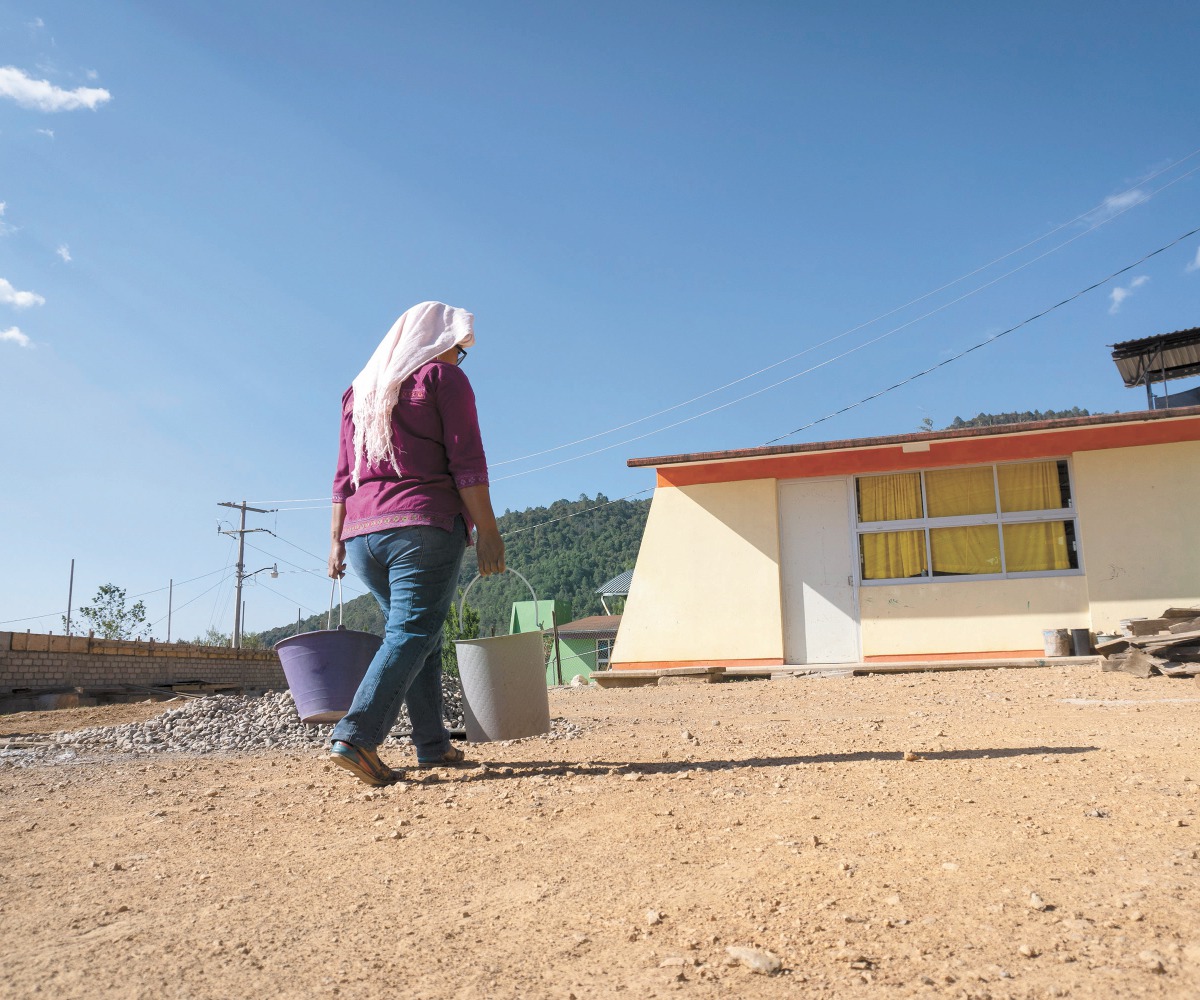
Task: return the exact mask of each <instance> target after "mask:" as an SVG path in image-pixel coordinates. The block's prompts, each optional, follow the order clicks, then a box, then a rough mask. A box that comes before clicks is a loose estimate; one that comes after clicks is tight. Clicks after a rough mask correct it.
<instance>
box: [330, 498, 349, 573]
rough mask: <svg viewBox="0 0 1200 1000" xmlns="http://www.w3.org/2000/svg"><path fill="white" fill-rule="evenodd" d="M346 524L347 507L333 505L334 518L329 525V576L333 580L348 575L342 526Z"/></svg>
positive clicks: (341, 504)
mask: <svg viewBox="0 0 1200 1000" xmlns="http://www.w3.org/2000/svg"><path fill="white" fill-rule="evenodd" d="M345 523H346V505H345V504H344V503H335V504H334V505H333V518H332V520H331V521H330V523H329V535H330V538H329V575H330V576H331V577H333V579H335V580H336V579H337V578H338V577H341V576H345V575H346V543H345V542H343V541H342V525H343V524H345Z"/></svg>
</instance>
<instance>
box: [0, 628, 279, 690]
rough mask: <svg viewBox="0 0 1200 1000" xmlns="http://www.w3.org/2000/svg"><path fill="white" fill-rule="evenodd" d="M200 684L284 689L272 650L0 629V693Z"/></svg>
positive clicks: (277, 661)
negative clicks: (69, 635) (2, 630)
mask: <svg viewBox="0 0 1200 1000" xmlns="http://www.w3.org/2000/svg"><path fill="white" fill-rule="evenodd" d="M188 681H200V682H202V683H205V684H214V685H218V686H226V685H227V686H229V687H247V688H260V689H268V688H273V689H275V690H283V689H284V688H286V687H287V680H286V678H285V677H284V675H283V667H282V666H280V663H279V657H278V656H277V655H276V654H275V653H274V652H273V651H271V650H246V649H225V648H222V647H217V646H192V645H181V644H177V643H169V644H163V643H154V642H122V641H118V640H113V639H88V638H86V637H80V636H71V637H68V636H61V635H35V634H31V633H28V632H0V694H3V695H8V694H12V693H13V692H14V691H30V692H37V691H46V690H52V689H55V688H59V689H61V688H72V687H82V688H88V689H92V690H96V689H103V688H116V687H124V686H127V685H128V686H132V687H161V686H164V685H169V684H181V683H185V682H188Z"/></svg>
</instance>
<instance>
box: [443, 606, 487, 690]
mask: <svg viewBox="0 0 1200 1000" xmlns="http://www.w3.org/2000/svg"><path fill="white" fill-rule="evenodd" d="M462 593H463V592H462V590H461V589H460V590H459V592H458V596H459V599H460V600H461V599H462ZM478 635H479V612H478V611H476V610H475V609H474V608H473V607H471V605H469V604H464V605H463V614H462V621H461V622H460V621H459V619H458V604H457V603H452V604H451V605H450V613H449V614H448V615H446V624H445V625H443V626H442V673H445V674H449V675H450V676H451V677H457V676H458V651H457V650H456V649H455V648H454V640H455V639H474V638H476V637H477V636H478Z"/></svg>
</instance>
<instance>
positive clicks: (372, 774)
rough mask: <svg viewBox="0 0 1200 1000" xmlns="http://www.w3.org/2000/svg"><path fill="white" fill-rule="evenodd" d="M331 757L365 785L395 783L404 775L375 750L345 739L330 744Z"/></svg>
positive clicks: (377, 785) (378, 785)
mask: <svg viewBox="0 0 1200 1000" xmlns="http://www.w3.org/2000/svg"><path fill="white" fill-rule="evenodd" d="M329 759H330V760H331V761H332V762H333V763H334V764H337V766H338V767H344V768H345V769H346V770H347V771H349V772H350V773H351V774H353V775H354V776H355V777H356V778H358V780H359V781H361V782H362V783H363V784H364V785H373V786H375V787H376V788H378V787H380V786H382V785H391V784H395V782H397V781H399V780H400V778H401V777H402V775H401V774H400V772H399V771H393V770H392V769H391V768H390V767H388V766H387V765H386V764H385V763H384V762H383V761H381V760H380V759H379V754H377V753H376V752H375V751H374V750H367V749H365V748H364V747H356V746H355V745H354V744H353V743H347V742H345V741H344V740H334V741H333V743H331V744H330V747H329Z"/></svg>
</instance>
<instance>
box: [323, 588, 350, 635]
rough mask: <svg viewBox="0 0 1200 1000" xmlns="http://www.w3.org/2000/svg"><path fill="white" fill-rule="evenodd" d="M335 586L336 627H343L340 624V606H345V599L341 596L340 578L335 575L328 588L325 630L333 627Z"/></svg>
mask: <svg viewBox="0 0 1200 1000" xmlns="http://www.w3.org/2000/svg"><path fill="white" fill-rule="evenodd" d="M335 587H336V588H337V595H338V628H345V627H346V626H345V625H343V624H342V608H343V607H345V601H344V598H343V597H342V578H341V577H340V576H339V577H335V578H334V581H333V585H332V586H330V588H329V614H328V615H326V616H325V630H326V631H329V630H330V629H332V628H333V591H334V588H335Z"/></svg>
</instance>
